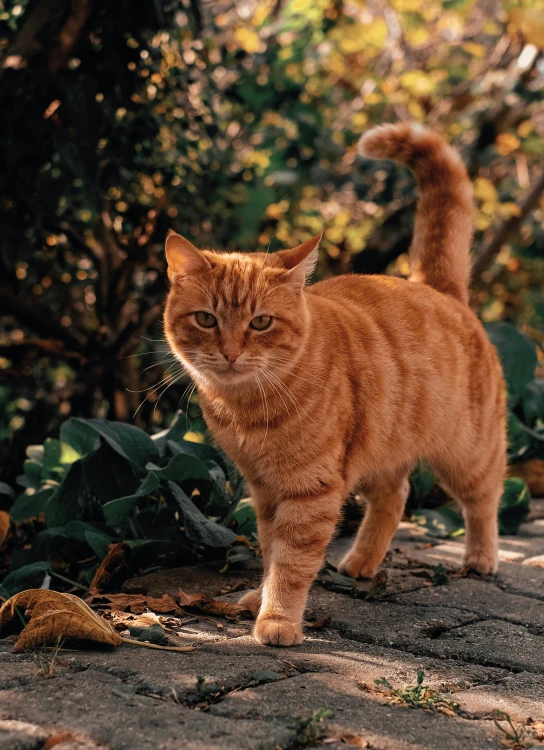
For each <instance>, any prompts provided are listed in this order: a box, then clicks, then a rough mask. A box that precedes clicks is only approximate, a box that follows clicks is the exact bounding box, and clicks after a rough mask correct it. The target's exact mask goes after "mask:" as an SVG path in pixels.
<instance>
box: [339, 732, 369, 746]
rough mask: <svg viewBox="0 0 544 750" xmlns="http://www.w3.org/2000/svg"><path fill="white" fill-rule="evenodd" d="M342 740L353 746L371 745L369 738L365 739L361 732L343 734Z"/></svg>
mask: <svg viewBox="0 0 544 750" xmlns="http://www.w3.org/2000/svg"><path fill="white" fill-rule="evenodd" d="M342 742H343V743H344V744H346V745H351V747H370V745H369V742H368V740H365V739H364V738H363V737H361V735H360V734H343V735H342Z"/></svg>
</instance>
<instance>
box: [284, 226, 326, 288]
mask: <svg viewBox="0 0 544 750" xmlns="http://www.w3.org/2000/svg"><path fill="white" fill-rule="evenodd" d="M322 237H323V232H320V233H319V234H316V236H315V237H312V239H311V240H307V241H306V242H303V243H302V244H301V245H297V246H296V247H293V248H291V250H280V251H279V252H278V253H276V255H278V256H279V259H280V260H281V263H282V265H283V267H284V268H287V269H289V276H290V277H291V279H292V280H293V281H294V282H296V283H297V284H300V286H304V284H305V283H306V282H307V281H308V280H309V278H310V276H311V275H312V273H313V272H314V268H315V266H316V263H317V256H318V250H319V243H320V242H321V238H322Z"/></svg>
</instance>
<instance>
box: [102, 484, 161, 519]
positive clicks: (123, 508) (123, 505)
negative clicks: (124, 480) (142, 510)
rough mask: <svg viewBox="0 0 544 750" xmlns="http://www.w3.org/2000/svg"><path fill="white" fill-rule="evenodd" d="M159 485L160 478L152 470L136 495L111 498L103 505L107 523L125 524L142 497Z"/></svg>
mask: <svg viewBox="0 0 544 750" xmlns="http://www.w3.org/2000/svg"><path fill="white" fill-rule="evenodd" d="M158 486H159V480H158V477H157V475H156V474H155V472H153V471H152V472H151V473H150V474H148V475H147V477H146V478H145V479H144V481H143V482H142V484H141V485H140V487H139V488H138V491H137V492H136V494H135V495H127V496H126V497H119V498H117V499H116V500H110V502H109V503H105V505H103V506H102V512H103V513H104V518H105V520H106V523H107V524H109V525H110V526H115V527H119V526H122V525H124V523H125V522H126V520H127V518H128V517H129V516H130V514H131V513H132V511H133V509H134V508H135V507H136V506H137V505H138V503H139V502H140V501H141V500H142V498H144V497H146V496H147V495H150V494H151V493H152V492H155V490H156V489H157V488H158Z"/></svg>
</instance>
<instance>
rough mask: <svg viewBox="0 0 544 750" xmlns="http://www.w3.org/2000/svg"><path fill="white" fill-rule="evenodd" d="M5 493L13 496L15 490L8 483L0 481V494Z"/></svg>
mask: <svg viewBox="0 0 544 750" xmlns="http://www.w3.org/2000/svg"><path fill="white" fill-rule="evenodd" d="M2 495H7V496H8V497H15V490H13V489H12V488H11V487H10V486H9V484H6V483H5V482H0V496H2Z"/></svg>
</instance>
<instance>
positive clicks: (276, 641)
mask: <svg viewBox="0 0 544 750" xmlns="http://www.w3.org/2000/svg"><path fill="white" fill-rule="evenodd" d="M254 635H255V638H256V639H257V640H258V641H259V643H264V645H265V646H296V645H297V644H299V643H302V639H303V635H302V627H301V625H300V624H299V623H296V622H291V621H290V620H286V619H284V618H274V617H266V616H265V617H259V618H258V620H257V622H256V623H255V630H254Z"/></svg>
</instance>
